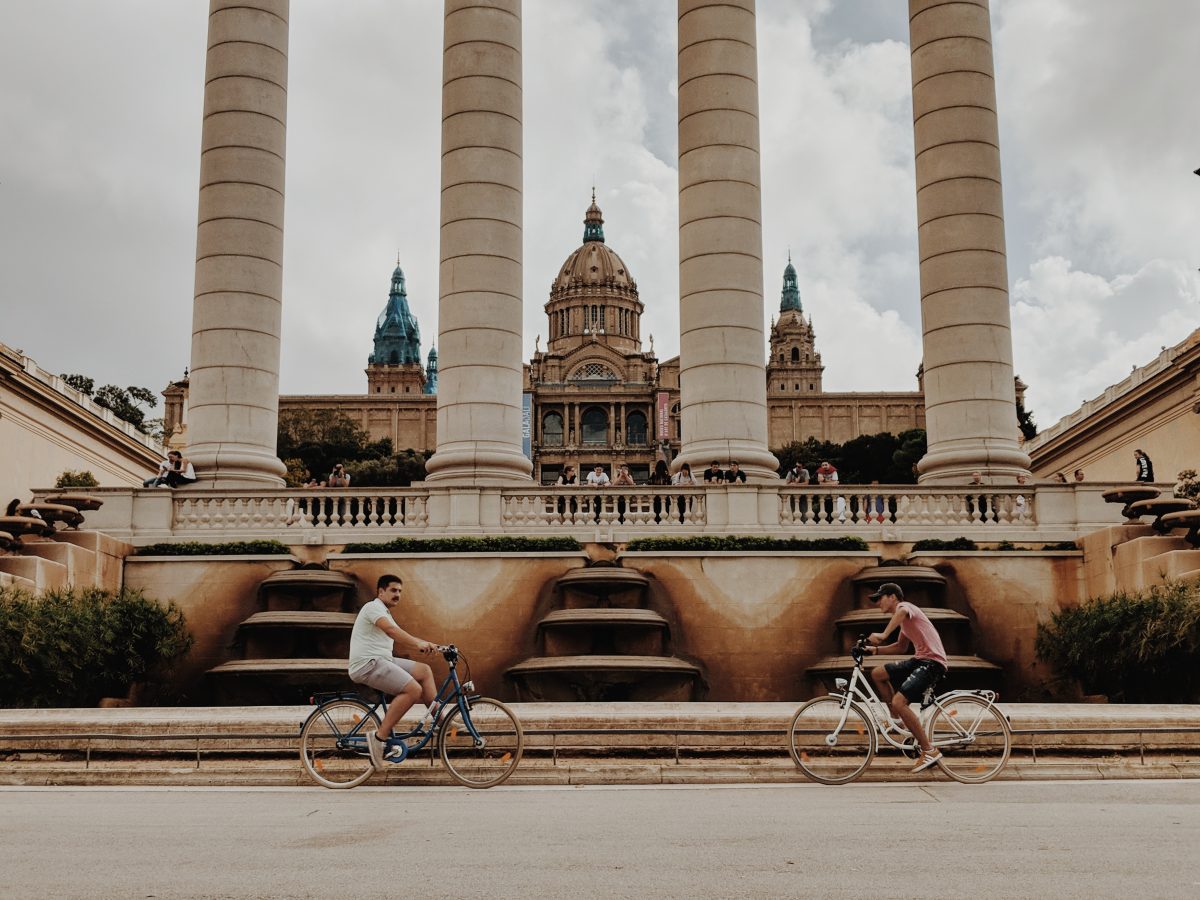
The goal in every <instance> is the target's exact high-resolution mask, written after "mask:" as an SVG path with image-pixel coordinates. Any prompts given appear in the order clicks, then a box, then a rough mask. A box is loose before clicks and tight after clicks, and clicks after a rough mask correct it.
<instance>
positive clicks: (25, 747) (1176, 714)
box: [0, 703, 1200, 785]
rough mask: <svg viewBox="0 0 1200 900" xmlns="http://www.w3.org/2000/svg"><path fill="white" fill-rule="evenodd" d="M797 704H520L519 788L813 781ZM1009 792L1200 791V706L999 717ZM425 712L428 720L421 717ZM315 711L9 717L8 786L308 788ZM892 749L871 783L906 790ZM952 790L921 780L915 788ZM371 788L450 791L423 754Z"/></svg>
mask: <svg viewBox="0 0 1200 900" xmlns="http://www.w3.org/2000/svg"><path fill="white" fill-rule="evenodd" d="M796 706H797V705H796V704H793V703H589V704H552V703H522V704H512V707H513V709H514V711H515V712H516V713H517V715H518V717H519V718H520V719H521V722H522V724H523V726H524V728H525V730H526V755H525V758H524V759H523V760H522V763H521V766H520V767H519V768H518V770H517V771H516V773H514V775H513V777H512V779H511V783H513V784H689V783H690V784H715V783H773V782H793V781H802V780H804V777H803V775H802V774H801V773H800V772H799V771H798V770H797V769H796V767H795V766H794V765H793V764H792V761H791V758H790V756H789V755H788V752H787V745H786V737H785V731H786V727H787V724H788V720H789V718H790V717H791V714H792V713H793V712H794V711H795V709H796ZM1000 706H1001V708H1002V709H1003V710H1004V711H1005V713H1006V714H1007V715H1008V716H1009V719H1010V722H1011V723H1012V727H1013V730H1014V741H1013V748H1014V749H1013V756H1012V758H1011V760H1010V763H1009V765H1008V767H1007V768H1006V769H1005V771H1004V772H1003V773H1002V775H1001V777H1002V778H1004V779H1009V780H1047V779H1064V778H1067V779H1078V778H1181V777H1182V778H1196V777H1200V706H1185V705H1137V706H1135V705H1095V704H1016V703H1014V704H1000ZM418 709H420V708H418ZM310 711H311V707H190V708H185V707H147V708H134V709H50V710H0V784H10V785H14V784H29V785H33V784H59V785H100V784H145V785H298V784H306V783H308V782H307V779H306V777H305V775H304V773H303V771H302V770H301V767H300V764H299V761H298V758H297V737H298V734H299V727H300V724H301V723H302V722H303V721H304V719H305V717H306V716H307V715H308V713H309V712H310ZM908 765H909V762H908V761H907V760H906V759H905V758H903V757H902V756H901V755H900V754H898V753H896V752H894V751H892V750H890V749H883V750H881V751H880V753H879V755H878V756H877V757H876V759H875V761H874V762H873V763H872V765H871V768H870V769H869V770H868V771H867V773H866V775H865V776H864V780H868V781H906V780H910V779H912V778H914V776H910V775H908V773H907V767H908ZM930 777H935V778H938V779H941V780H946V776H944V775H941V774H940V773H939V774H935V775H933V776H928V775H920V776H915V778H916V779H917V780H928V779H929V778H930ZM372 783H376V784H404V785H427V784H449V783H451V782H450V780H449V779H448V778H447V777H446V775H445V773H444V772H443V770H442V768H441V766H440V764H438V763H437V761H436V760H434V759H430V757H429V755H428V753H425V754H422V755H420V756H418V757H417V758H415V759H410V760H408V761H407V762H406V763H404V764H402V765H399V766H395V767H390V769H389V771H388V772H386V773H383V774H381V775H378V776H376V777H375V778H374V779H373V781H372Z"/></svg>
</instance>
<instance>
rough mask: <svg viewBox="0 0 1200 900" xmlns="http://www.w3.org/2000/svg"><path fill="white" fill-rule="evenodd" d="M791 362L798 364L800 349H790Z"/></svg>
mask: <svg viewBox="0 0 1200 900" xmlns="http://www.w3.org/2000/svg"><path fill="white" fill-rule="evenodd" d="M792 362H800V348H799V347H793V348H792Z"/></svg>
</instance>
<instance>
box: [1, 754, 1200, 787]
mask: <svg viewBox="0 0 1200 900" xmlns="http://www.w3.org/2000/svg"><path fill="white" fill-rule="evenodd" d="M911 766H912V762H911V761H910V760H908V759H906V758H904V757H902V756H900V755H899V754H898V753H887V754H880V755H879V756H877V757H876V758H875V760H874V761H873V762H872V763H871V766H870V767H869V768H868V769H867V771H866V772H864V773H863V776H862V778H861V780H862V781H867V782H904V781H929V780H937V781H949V780H950V779H949V776H947V775H946V774H944V773H943V772H940V771H933V772H930V773H927V774H926V773H920V774H917V775H913V774H911V773H910V772H909V768H910V767H911ZM1116 778H1145V779H1150V778H1165V779H1178V778H1200V759H1198V758H1197V757H1194V756H1193V757H1187V756H1166V755H1165V756H1147V757H1146V758H1145V760H1142V759H1141V758H1139V757H1137V756H1132V757H1114V756H1111V755H1106V756H1103V757H1096V758H1086V757H1039V758H1038V759H1036V760H1034V759H1033V758H1032V757H1031V756H1030V755H1028V754H1021V753H1014V755H1013V756H1012V758H1011V759H1010V760H1009V763H1008V765H1007V766H1006V767H1005V769H1004V771H1003V772H1001V773H1000V775H999V776H998V780H1004V781H1050V780H1059V779H1070V780H1076V779H1091V780H1095V779H1116ZM807 781H808V779H807V778H806V777H805V776H804V774H803V773H802V772H801V771H800V770H799V769H798V768H797V767H796V766H795V764H794V763H793V762H792V759H791V757H790V756H788V755H787V753H786V752H784V751H782V750H781V751H780V752H779V753H778V754H776V755H774V756H770V757H765V756H762V757H728V758H722V759H717V760H711V759H689V758H687V757H684V758H681V759H680V760H678V761H676V760H674V759H659V760H655V759H646V760H638V759H575V758H569V757H559V758H558V759H557V760H553V759H549V758H546V757H539V756H538V755H536V754H528V753H527V755H526V756H525V757H524V758H522V760H521V764H520V765H519V766H518V767H517V770H516V771H515V772H514V773H513V775H512V777H511V778H510V779H509V780H508V782H507V783H508V784H510V785H572V784H576V785H582V784H772V783H774V784H783V783H803V782H807ZM454 783H455V782H454V781H453V779H451V778H450V776H449V775H447V774H446V771H445V769H444V768H443V766H442V765H441V762H440V760H436V759H435V760H433V761H431V760H430V759H429V757H428V755H427V754H422V755H420V756H419V757H416V758H410V759H409V760H407V761H406V762H404V763H401V764H398V765H392V766H389V767H388V769H387V771H385V772H381V773H378V774H376V775H374V776H373V777H372V778H371V780H370V781H369V782H368V784H372V785H393V786H398V787H405V786H409V787H415V786H427V785H453V784H454ZM0 784H6V785H92V786H98V785H171V786H237V785H255V786H294V785H312V786H314V787H315V785H313V782H312V781H311V780H310V779H309V778H308V776H307V775H306V774H305V772H304V770H303V768H302V766H301V764H300V760H299V758H298V756H290V757H282V758H272V759H265V760H246V759H240V758H234V759H227V758H226V759H222V758H213V757H207V756H201V757H200V759H199V760H196V759H194V758H192V759H189V758H187V757H185V756H182V755H181V756H179V757H175V758H169V759H168V758H153V759H135V758H100V757H95V756H94V757H92V758H91V759H90V760H88V761H82V760H78V759H56V758H53V757H52V756H49V755H46V754H41V755H32V754H31V755H23V756H22V757H21V758H19V759H11V758H9V759H6V760H5V761H3V762H0Z"/></svg>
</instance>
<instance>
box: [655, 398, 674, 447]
mask: <svg viewBox="0 0 1200 900" xmlns="http://www.w3.org/2000/svg"><path fill="white" fill-rule="evenodd" d="M655 412H656V415H655V417H654V418H655V421H656V422H657V423H658V429H657V436H658V439H659V440H660V441H665V440H668V439H670V437H671V395H670V394H669V393H667V392H666V391H659V392H658V400H657V403H656V406H655Z"/></svg>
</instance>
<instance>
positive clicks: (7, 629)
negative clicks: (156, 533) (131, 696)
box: [0, 588, 192, 707]
mask: <svg viewBox="0 0 1200 900" xmlns="http://www.w3.org/2000/svg"><path fill="white" fill-rule="evenodd" d="M191 646H192V636H191V634H190V633H189V632H188V629H187V622H186V621H185V620H184V616H183V612H182V611H181V610H180V609H179V607H178V606H176V605H175V604H174V603H168V604H166V605H165V606H164V605H163V604H161V603H158V602H156V601H154V600H151V599H149V598H147V597H145V596H144V595H143V594H142V593H141V592H140V591H129V590H123V591H121V592H119V593H113V592H111V591H102V590H99V589H97V588H87V589H83V590H78V591H76V590H74V589H70V588H68V589H67V590H63V591H47V592H46V593H44V594H41V595H33V594H29V593H27V592H25V591H20V590H16V589H13V588H0V706H4V707H42V706H95V705H96V703H97V702H98V701H99V700H100V698H101V697H120V696H124V695H125V694H126V693H127V692H128V691H129V686H130V685H131V684H133V683H134V682H137V681H145V680H148V679H156V678H160V677H162V676H163V675H164V674H166V672H167V671H169V669H170V666H171V664H172V663H173V662H174V661H175V660H177V659H178V658H179V657H181V656H182V655H183V654H184V653H186V652H187V651H188V649H189V648H190V647H191Z"/></svg>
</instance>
